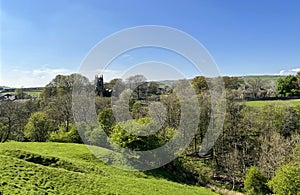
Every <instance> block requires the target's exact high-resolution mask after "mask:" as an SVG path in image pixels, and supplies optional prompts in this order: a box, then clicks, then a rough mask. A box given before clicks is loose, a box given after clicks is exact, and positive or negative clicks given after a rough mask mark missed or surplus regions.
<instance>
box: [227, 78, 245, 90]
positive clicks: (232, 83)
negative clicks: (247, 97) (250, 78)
mask: <svg viewBox="0 0 300 195" xmlns="http://www.w3.org/2000/svg"><path fill="white" fill-rule="evenodd" d="M223 81H224V85H225V88H226V89H238V88H239V87H240V86H241V84H243V80H240V79H239V78H238V77H229V76H224V77H223Z"/></svg>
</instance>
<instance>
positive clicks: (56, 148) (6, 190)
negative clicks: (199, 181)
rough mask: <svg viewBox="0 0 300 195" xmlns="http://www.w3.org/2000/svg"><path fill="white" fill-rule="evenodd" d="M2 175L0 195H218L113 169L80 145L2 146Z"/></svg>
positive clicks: (0, 161) (12, 144) (142, 174)
mask: <svg viewBox="0 0 300 195" xmlns="http://www.w3.org/2000/svg"><path fill="white" fill-rule="evenodd" d="M101 150H103V153H107V152H108V150H106V149H101ZM0 175H1V177H0V194H1V193H2V194H180V195H181V194H189V195H190V194H202V195H206V194H207V195H210V194H216V193H214V192H212V191H211V190H209V189H206V188H203V187H197V186H188V185H183V184H179V183H175V182H172V181H168V180H166V179H163V178H156V177H154V176H151V175H149V174H146V173H143V172H130V171H124V170H120V169H117V168H113V167H111V166H108V165H105V164H104V163H102V162H100V161H99V160H97V159H96V158H95V157H94V156H93V155H91V154H90V153H89V150H88V149H87V148H86V147H85V146H84V145H81V144H64V143H20V142H8V143H1V144H0Z"/></svg>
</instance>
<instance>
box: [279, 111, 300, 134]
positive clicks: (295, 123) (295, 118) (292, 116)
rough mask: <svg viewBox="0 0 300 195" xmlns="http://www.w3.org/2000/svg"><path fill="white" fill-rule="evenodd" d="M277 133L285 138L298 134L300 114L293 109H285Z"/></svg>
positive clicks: (299, 131) (299, 130)
mask: <svg viewBox="0 0 300 195" xmlns="http://www.w3.org/2000/svg"><path fill="white" fill-rule="evenodd" d="M279 132H280V134H281V135H283V136H284V137H285V138H288V137H291V135H292V134H293V133H300V114H298V113H297V111H296V110H295V109H294V108H292V107H291V108H287V111H286V113H285V116H284V117H283V125H282V128H281V129H280V130H279Z"/></svg>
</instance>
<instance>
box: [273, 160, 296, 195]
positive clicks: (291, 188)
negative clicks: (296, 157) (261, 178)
mask: <svg viewBox="0 0 300 195" xmlns="http://www.w3.org/2000/svg"><path fill="white" fill-rule="evenodd" d="M268 185H269V186H270V187H271V188H272V190H273V191H274V192H275V193H276V194H278V195H299V194H300V165H299V164H287V165H284V166H282V167H281V168H280V169H278V170H277V171H276V176H275V177H274V178H273V179H272V180H271V181H270V182H269V183H268Z"/></svg>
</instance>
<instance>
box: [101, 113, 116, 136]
mask: <svg viewBox="0 0 300 195" xmlns="http://www.w3.org/2000/svg"><path fill="white" fill-rule="evenodd" d="M98 120H99V122H100V125H101V127H102V128H103V130H104V132H105V133H106V134H107V135H108V136H109V135H110V134H111V132H112V130H113V126H114V125H115V123H116V121H115V117H114V114H113V111H112V109H111V108H104V109H103V110H102V111H101V112H100V113H99V114H98Z"/></svg>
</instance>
